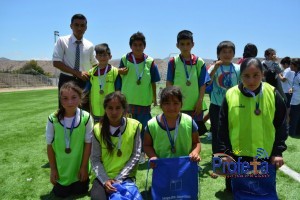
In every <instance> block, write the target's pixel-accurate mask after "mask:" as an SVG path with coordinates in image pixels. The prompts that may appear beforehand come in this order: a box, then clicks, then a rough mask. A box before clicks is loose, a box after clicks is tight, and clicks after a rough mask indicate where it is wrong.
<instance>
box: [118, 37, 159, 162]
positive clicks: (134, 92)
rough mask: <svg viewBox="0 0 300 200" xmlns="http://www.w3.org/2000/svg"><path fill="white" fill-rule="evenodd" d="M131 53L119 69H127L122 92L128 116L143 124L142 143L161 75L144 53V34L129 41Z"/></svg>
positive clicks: (124, 58)
mask: <svg viewBox="0 0 300 200" xmlns="http://www.w3.org/2000/svg"><path fill="white" fill-rule="evenodd" d="M129 46H130V48H131V50H132V51H131V52H130V53H127V54H125V55H123V56H122V58H121V61H120V66H119V68H127V70H128V72H127V74H126V75H120V76H119V77H120V79H121V87H120V88H121V92H122V93H123V94H124V95H125V96H126V99H127V102H128V107H129V109H128V114H129V115H130V116H131V117H132V118H133V119H136V120H138V121H139V122H141V124H142V125H143V128H142V133H141V137H142V141H143V138H144V128H145V126H146V125H147V122H148V120H150V119H151V118H152V116H151V114H150V111H151V104H152V103H153V104H154V105H157V100H156V82H158V81H160V75H159V72H158V68H157V65H156V64H155V62H154V59H153V58H151V57H150V56H148V55H146V54H145V53H144V50H145V48H146V38H145V36H144V34H143V33H141V32H137V33H134V34H133V35H132V36H131V37H130V39H129ZM144 162H145V154H144V153H143V152H142V154H141V158H140V164H142V163H144Z"/></svg>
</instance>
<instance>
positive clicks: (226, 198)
mask: <svg viewBox="0 0 300 200" xmlns="http://www.w3.org/2000/svg"><path fill="white" fill-rule="evenodd" d="M215 197H216V198H217V199H221V200H231V199H233V195H232V193H231V192H228V191H227V190H223V191H221V190H220V191H218V192H216V193H215Z"/></svg>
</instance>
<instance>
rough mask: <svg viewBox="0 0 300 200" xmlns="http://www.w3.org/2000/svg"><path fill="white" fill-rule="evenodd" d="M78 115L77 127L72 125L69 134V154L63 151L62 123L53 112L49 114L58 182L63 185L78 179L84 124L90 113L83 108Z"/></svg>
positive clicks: (82, 148) (84, 130)
mask: <svg viewBox="0 0 300 200" xmlns="http://www.w3.org/2000/svg"><path fill="white" fill-rule="evenodd" d="M80 115H81V118H80V123H79V125H78V126H77V127H74V129H73V133H72V135H71V142H70V148H71V153H69V154H67V153H65V148H66V144H65V138H64V125H63V124H61V123H60V122H59V120H58V118H57V117H56V116H55V114H54V113H52V114H51V115H50V116H49V121H50V122H52V123H53V126H54V140H53V143H52V148H53V150H54V154H55V160H56V167H57V170H58V175H59V180H58V183H59V184H61V185H63V186H68V185H70V184H72V183H74V182H76V181H78V180H79V179H78V172H79V170H80V166H81V162H82V156H83V150H84V143H85V132H86V128H85V125H86V124H87V122H88V121H89V118H90V114H89V113H88V112H86V111H84V110H80ZM67 131H70V129H69V128H68V129H67Z"/></svg>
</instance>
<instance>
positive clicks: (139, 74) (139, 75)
mask: <svg viewBox="0 0 300 200" xmlns="http://www.w3.org/2000/svg"><path fill="white" fill-rule="evenodd" d="M131 57H132V60H133V63H134V67H135V74H136V77H137V80H141V79H142V76H143V74H144V70H145V67H146V57H145V56H144V67H143V71H142V72H141V73H140V72H139V66H138V64H136V60H135V57H134V55H133V54H131Z"/></svg>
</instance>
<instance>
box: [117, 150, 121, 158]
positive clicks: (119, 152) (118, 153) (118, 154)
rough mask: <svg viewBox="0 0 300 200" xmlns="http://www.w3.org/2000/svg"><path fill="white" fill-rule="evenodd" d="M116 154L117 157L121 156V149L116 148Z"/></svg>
mask: <svg viewBox="0 0 300 200" xmlns="http://www.w3.org/2000/svg"><path fill="white" fill-rule="evenodd" d="M117 156H118V157H121V156H122V151H121V149H118V152H117Z"/></svg>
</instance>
